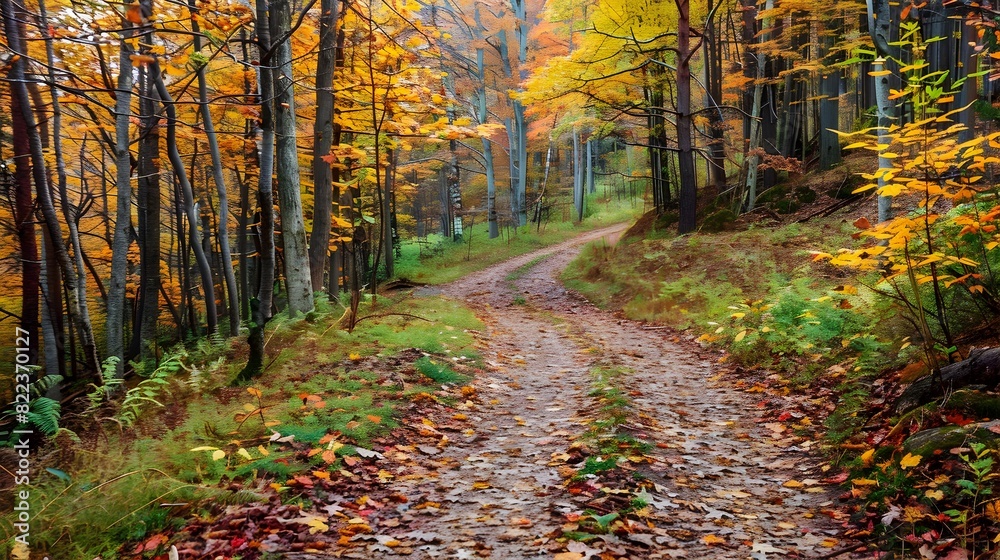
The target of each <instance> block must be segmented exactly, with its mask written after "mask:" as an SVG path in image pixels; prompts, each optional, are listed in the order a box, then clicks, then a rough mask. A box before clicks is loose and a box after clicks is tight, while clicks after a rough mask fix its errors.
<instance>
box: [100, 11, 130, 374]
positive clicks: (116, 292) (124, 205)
mask: <svg viewBox="0 0 1000 560" xmlns="http://www.w3.org/2000/svg"><path fill="white" fill-rule="evenodd" d="M121 25H122V38H121V41H120V43H119V57H118V68H119V73H118V83H117V87H116V88H115V96H116V97H115V146H114V152H115V169H116V171H115V188H116V190H117V191H118V192H117V196H116V198H117V205H116V210H115V235H114V239H113V241H112V242H111V279H110V281H109V286H108V315H107V320H106V323H105V331H104V332H105V339H106V349H107V350H106V354H107V355H108V356H109V357H111V356H114V357H116V358H118V363H117V364H116V368H117V375H118V376H119V377H121V376H122V375H123V374H124V372H125V281H126V275H127V273H128V271H127V267H128V248H129V245H130V244H131V234H132V167H131V166H132V153H131V151H130V150H129V138H130V135H129V119H130V117H131V116H132V85H133V81H134V80H133V75H132V61H131V60H130V58H129V57H130V56H131V55H132V50H131V47H130V46H129V40H130V38H131V37H132V33H133V32H132V24H131V23H129V22H128V21H127V20H125V19H122V23H121Z"/></svg>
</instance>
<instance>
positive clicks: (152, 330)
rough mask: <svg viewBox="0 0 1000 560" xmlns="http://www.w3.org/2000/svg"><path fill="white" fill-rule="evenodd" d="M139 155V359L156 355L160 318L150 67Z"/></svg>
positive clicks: (144, 77) (155, 122)
mask: <svg viewBox="0 0 1000 560" xmlns="http://www.w3.org/2000/svg"><path fill="white" fill-rule="evenodd" d="M139 75H140V81H141V85H140V86H139V87H140V92H141V95H140V98H139V131H140V132H139V138H140V139H139V156H138V160H139V163H138V168H137V171H138V174H139V184H138V189H137V193H136V194H137V196H136V198H137V202H138V206H139V215H138V218H139V219H138V225H139V292H138V294H137V296H138V298H139V304H138V305H136V320H135V325H136V326H137V328H136V329H135V331H133V333H132V340H133V341H134V342H133V343H132V349H131V351H130V353H133V355H134V353H135V352H137V353H138V355H139V357H140V358H141V359H142V360H146V359H149V358H151V357H154V356H155V355H156V353H155V348H154V347H153V346H152V345H154V344H155V343H156V327H157V323H158V322H159V318H160V258H161V257H160V227H161V226H160V165H159V163H158V161H159V158H160V132H159V128H160V118H159V116H157V114H156V102H157V100H158V99H159V98H158V96H157V94H156V86H155V85H153V81H154V78H153V76H152V75H151V74H150V69H148V68H146V69H143V70H142V71H141V72H140V74H139Z"/></svg>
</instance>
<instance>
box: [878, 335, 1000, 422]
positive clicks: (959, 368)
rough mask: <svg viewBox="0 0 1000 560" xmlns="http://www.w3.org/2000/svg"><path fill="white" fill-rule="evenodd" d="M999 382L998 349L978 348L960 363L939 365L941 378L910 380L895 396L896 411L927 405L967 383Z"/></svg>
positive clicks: (995, 383)
mask: <svg viewBox="0 0 1000 560" xmlns="http://www.w3.org/2000/svg"><path fill="white" fill-rule="evenodd" d="M997 384H1000V348H989V349H977V350H974V351H973V352H972V353H971V354H969V357H968V358H967V359H965V360H962V361H961V362H956V363H954V364H948V365H946V366H944V367H943V368H941V375H940V377H938V376H936V375H926V376H924V377H922V378H920V379H918V380H916V381H915V382H913V383H912V384H911V385H910V386H909V387H907V388H906V390H904V391H903V393H902V394H901V395H900V396H899V398H898V399H896V404H895V409H896V412H897V413H898V414H903V413H906V412H908V411H910V410H913V409H914V408H916V407H918V406H921V405H924V404H927V403H929V402H931V401H933V400H934V399H937V398H940V397H943V396H944V395H945V394H946V393H947V394H950V393H951V392H952V391H954V390H955V389H960V388H962V387H967V386H969V385H986V386H987V388H989V389H992V388H994V387H996V386H997Z"/></svg>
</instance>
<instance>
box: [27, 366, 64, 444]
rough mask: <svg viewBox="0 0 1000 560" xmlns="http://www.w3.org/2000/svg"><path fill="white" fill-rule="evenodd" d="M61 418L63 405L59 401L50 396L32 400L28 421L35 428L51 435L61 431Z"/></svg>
mask: <svg viewBox="0 0 1000 560" xmlns="http://www.w3.org/2000/svg"><path fill="white" fill-rule="evenodd" d="M57 377H58V376H57ZM60 418H62V407H61V406H59V401H55V400H52V399H50V398H48V397H37V398H34V399H32V400H31V407H30V408H29V410H28V422H30V423H31V424H32V425H34V426H35V430H37V431H39V432H41V433H43V434H45V435H47V436H50V435H52V434H54V433H56V432H57V431H59V419H60Z"/></svg>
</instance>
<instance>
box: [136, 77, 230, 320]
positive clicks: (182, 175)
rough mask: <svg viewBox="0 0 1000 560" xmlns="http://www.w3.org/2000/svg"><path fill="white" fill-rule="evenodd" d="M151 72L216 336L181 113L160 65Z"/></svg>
mask: <svg viewBox="0 0 1000 560" xmlns="http://www.w3.org/2000/svg"><path fill="white" fill-rule="evenodd" d="M149 73H150V76H151V77H152V79H153V81H154V83H155V84H156V91H157V93H158V94H159V96H160V102H161V103H162V104H163V106H164V108H165V109H166V112H167V155H168V157H169V158H170V165H171V167H173V168H174V175H175V176H176V178H177V182H178V183H179V184H180V187H181V193H182V194H183V196H184V210H185V213H186V214H187V220H188V232H189V233H188V237H189V240H188V242H189V243H190V245H191V249H192V250H194V258H195V262H196V263H197V265H198V273H199V275H200V276H201V287H202V290H203V292H204V298H205V318H206V322H207V323H208V334H213V333H215V332H216V330H217V329H218V322H219V318H218V314H217V311H216V307H215V285H214V283H213V282H212V266H211V265H210V264H209V262H208V256H207V255H206V254H205V250H204V249H203V248H202V246H201V242H200V240H199V236H198V223H199V222H200V219H199V217H198V212H197V210H196V209H195V204H194V190H193V189H192V188H191V182H190V181H188V177H187V172H186V170H185V169H184V162H183V161H181V154H180V152H179V151H178V149H177V125H176V122H177V110H176V109H175V108H174V100H173V98H172V97H171V96H170V93H169V92H168V91H167V86H166V84H164V83H163V76H162V75H161V74H160V64H159V63H158V62H153V63H151V64H150V65H149Z"/></svg>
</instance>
